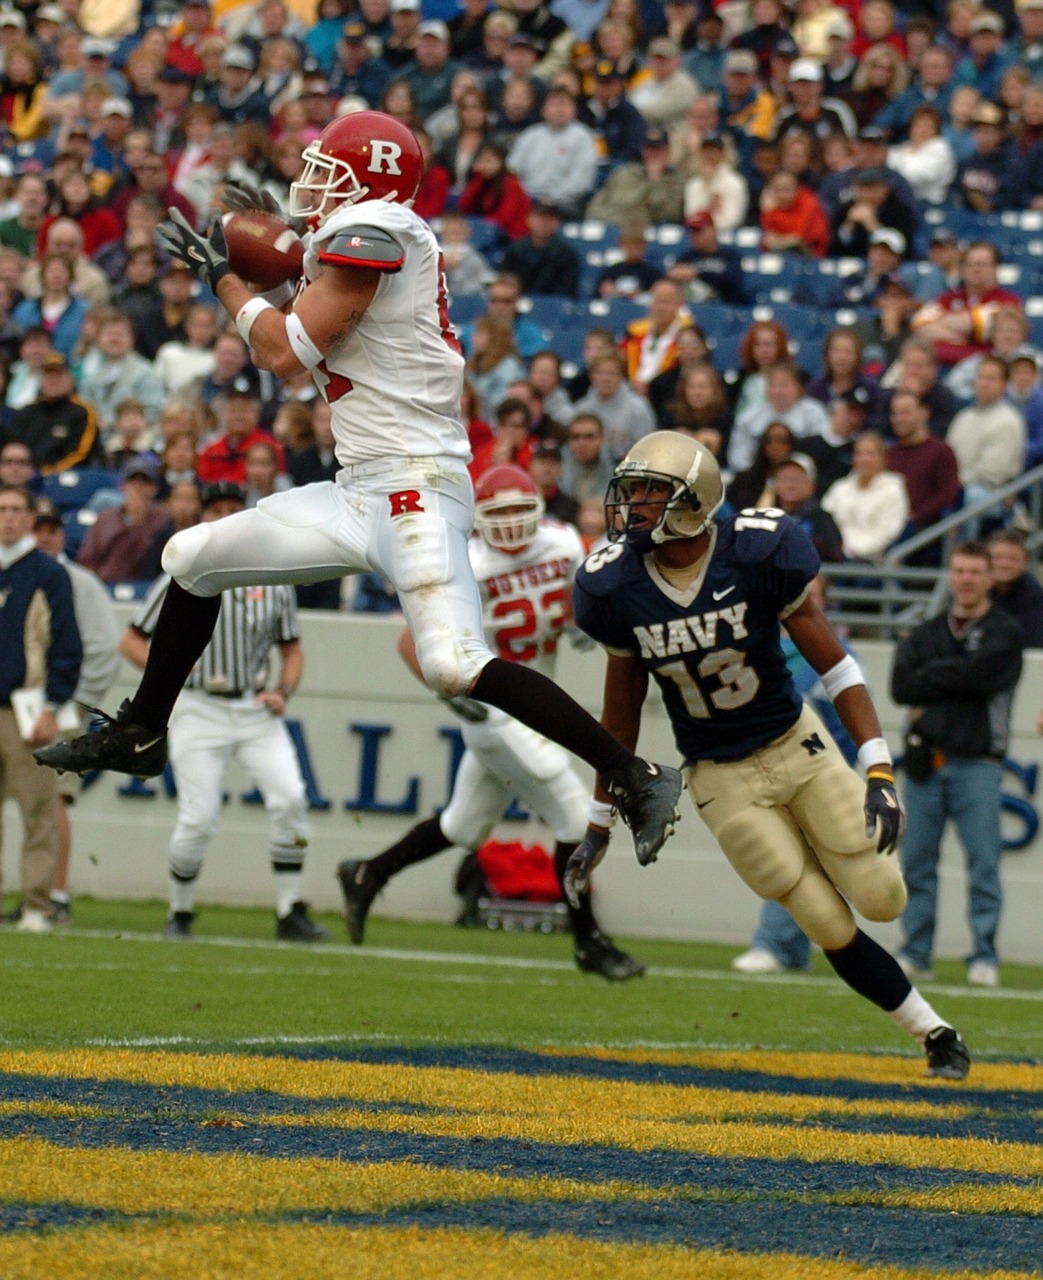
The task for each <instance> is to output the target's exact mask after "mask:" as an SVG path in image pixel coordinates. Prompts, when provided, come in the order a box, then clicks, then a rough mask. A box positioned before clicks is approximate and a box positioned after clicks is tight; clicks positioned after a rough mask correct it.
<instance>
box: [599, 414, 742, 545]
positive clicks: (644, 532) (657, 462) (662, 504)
mask: <svg viewBox="0 0 1043 1280" xmlns="http://www.w3.org/2000/svg"><path fill="white" fill-rule="evenodd" d="M723 501H724V485H723V482H722V480H721V472H720V468H719V467H718V465H717V462H716V460H715V459H714V457H713V455H712V454H711V453H710V452H709V450H708V449H706V448H705V447H704V446H703V445H701V444H699V443H698V442H697V441H695V440H692V439H691V438H690V437H688V436H684V435H682V434H680V433H679V432H676V431H654V432H652V433H651V435H647V436H644V437H643V438H642V439H641V440H639V441H638V442H637V444H635V445H634V447H633V448H632V449H631V450H630V452H629V453H628V454H627V456H626V457H625V458H624V459H623V461H622V462H621V463H620V464H619V466H618V467H617V468H616V472H615V475H614V476H613V477H612V479H611V481H610V482H609V486H608V493H607V495H606V497H605V515H606V518H607V522H608V536H609V540H610V541H612V542H619V541H621V540H625V541H626V542H628V543H629V544H630V545H631V546H632V547H633V548H634V549H635V550H636V551H638V552H639V553H641V554H643V555H644V554H647V553H648V552H650V551H652V550H654V548H655V547H656V546H661V545H662V544H663V543H664V542H673V541H677V540H680V539H686V538H695V537H698V535H699V534H700V533H703V532H704V531H705V530H706V529H708V528H709V527H710V526H711V525H712V523H713V517H714V514H715V512H716V511H717V509H718V507H720V505H721V503H722V502H723ZM636 508H641V510H640V511H638V510H636Z"/></svg>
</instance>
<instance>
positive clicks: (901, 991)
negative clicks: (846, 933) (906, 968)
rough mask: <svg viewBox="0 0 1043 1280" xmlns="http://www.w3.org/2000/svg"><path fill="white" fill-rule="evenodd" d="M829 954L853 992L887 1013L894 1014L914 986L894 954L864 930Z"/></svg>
mask: <svg viewBox="0 0 1043 1280" xmlns="http://www.w3.org/2000/svg"><path fill="white" fill-rule="evenodd" d="M825 955H826V959H827V960H828V961H829V963H830V964H831V965H832V966H833V968H834V969H835V970H836V971H837V973H838V974H839V976H840V977H841V978H843V979H844V981H845V982H846V983H847V985H848V986H849V987H850V988H851V990H852V991H857V992H858V994H859V995H860V996H865V998H866V999H867V1000H872V1002H873V1003H874V1004H876V1005H879V1006H880V1008H881V1009H883V1010H884V1012H885V1013H893V1012H894V1010H895V1009H897V1008H898V1006H899V1005H900V1004H901V1003H902V1001H903V1000H904V999H905V998H906V996H907V995H908V994H909V992H910V991H912V989H913V987H912V983H911V982H910V981H909V979H908V978H907V977H906V976H905V974H904V973H903V972H902V967H901V965H900V964H899V963H898V961H897V960H896V959H895V958H894V956H893V955H891V954H890V952H888V951H885V950H884V949H883V947H882V946H881V945H880V944H879V942H874V941H873V939H872V938H871V937H870V936H869V935H868V934H867V933H863V932H862V930H861V929H859V931H858V932H857V933H856V934H855V936H854V938H853V939H852V941H851V942H849V943H848V944H847V946H846V947H841V948H840V950H839V951H827V952H826V953H825Z"/></svg>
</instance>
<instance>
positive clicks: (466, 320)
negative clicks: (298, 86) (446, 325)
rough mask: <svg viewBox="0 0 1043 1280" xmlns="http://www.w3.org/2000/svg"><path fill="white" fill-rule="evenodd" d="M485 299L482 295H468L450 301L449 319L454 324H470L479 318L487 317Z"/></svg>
mask: <svg viewBox="0 0 1043 1280" xmlns="http://www.w3.org/2000/svg"><path fill="white" fill-rule="evenodd" d="M485 312H486V305H485V298H484V297H483V296H482V295H481V294H480V293H473V294H471V293H468V294H465V295H464V296H463V297H460V298H450V299H449V319H450V320H452V322H453V324H470V323H471V321H472V320H474V319H475V318H476V317H477V316H482V315H485Z"/></svg>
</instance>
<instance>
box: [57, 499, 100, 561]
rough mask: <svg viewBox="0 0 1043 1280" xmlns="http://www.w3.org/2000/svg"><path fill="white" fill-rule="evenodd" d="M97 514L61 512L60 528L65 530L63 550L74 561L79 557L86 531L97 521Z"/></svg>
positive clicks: (92, 512)
mask: <svg viewBox="0 0 1043 1280" xmlns="http://www.w3.org/2000/svg"><path fill="white" fill-rule="evenodd" d="M97 518H98V513H97V512H96V511H87V510H82V511H63V512H62V527H63V528H64V530H65V550H66V552H67V553H68V554H69V556H70V557H71V559H73V560H75V559H76V557H77V556H78V555H79V552H80V547H82V546H83V540H84V538H86V536H87V530H88V529H89V528H90V527H91V525H92V524H93V523H94V522H95V520H97Z"/></svg>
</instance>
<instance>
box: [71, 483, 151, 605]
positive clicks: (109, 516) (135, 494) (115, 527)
mask: <svg viewBox="0 0 1043 1280" xmlns="http://www.w3.org/2000/svg"><path fill="white" fill-rule="evenodd" d="M119 479H120V492H121V496H122V499H123V501H122V503H121V504H120V505H119V506H114V507H109V508H108V509H107V510H105V511H103V512H101V514H100V515H99V516H98V518H97V520H96V521H95V522H94V524H92V525H91V527H90V529H89V530H88V531H87V537H86V538H85V539H84V542H83V546H82V547H81V548H80V553H79V556H78V557H77V558H78V560H79V562H80V564H82V565H84V566H86V568H88V569H93V570H94V572H95V573H96V574H97V575H98V577H99V578H101V580H102V582H107V583H109V585H110V586H113V585H115V584H116V583H117V582H138V581H141V580H142V579H143V578H145V577H147V576H148V573H149V568H150V566H152V565H153V563H154V558H155V543H156V539H157V535H159V534H160V533H161V531H162V530H164V529H165V528H167V526H168V523H169V515H168V513H167V510H166V508H165V507H164V506H162V504H161V503H159V502H157V501H156V495H157V494H158V492H159V481H160V475H159V468H158V467H157V466H156V464H155V463H154V462H149V461H147V460H145V459H140V458H139V459H132V460H131V461H130V462H128V463H126V464H125V465H124V467H123V469H122V471H121V472H120V473H119Z"/></svg>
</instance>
